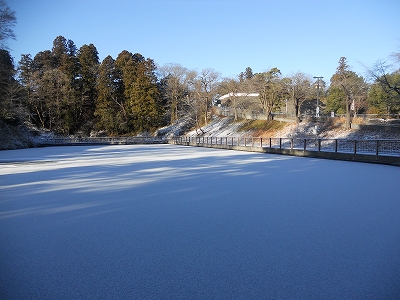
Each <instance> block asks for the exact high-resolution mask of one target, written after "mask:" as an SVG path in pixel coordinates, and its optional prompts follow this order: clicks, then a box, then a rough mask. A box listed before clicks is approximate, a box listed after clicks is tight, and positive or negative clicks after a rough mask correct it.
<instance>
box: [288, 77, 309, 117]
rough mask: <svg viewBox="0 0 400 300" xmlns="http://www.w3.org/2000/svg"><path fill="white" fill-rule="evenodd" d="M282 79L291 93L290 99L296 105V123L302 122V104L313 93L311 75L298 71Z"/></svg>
mask: <svg viewBox="0 0 400 300" xmlns="http://www.w3.org/2000/svg"><path fill="white" fill-rule="evenodd" d="M282 81H283V84H284V85H285V86H286V89H287V91H288V94H289V95H290V96H289V99H290V102H291V103H292V105H293V107H294V114H295V119H296V123H300V109H301V105H302V104H303V102H304V101H305V100H307V99H309V98H310V95H311V93H312V89H311V82H312V79H311V76H308V75H306V74H304V73H301V72H298V73H296V74H294V75H292V76H290V77H289V78H284V79H283V80H282Z"/></svg>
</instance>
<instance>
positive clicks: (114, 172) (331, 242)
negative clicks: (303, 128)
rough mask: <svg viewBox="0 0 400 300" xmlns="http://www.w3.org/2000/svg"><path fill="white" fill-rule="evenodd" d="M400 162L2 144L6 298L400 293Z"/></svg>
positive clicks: (1, 286)
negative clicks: (399, 164)
mask: <svg viewBox="0 0 400 300" xmlns="http://www.w3.org/2000/svg"><path fill="white" fill-rule="evenodd" d="M399 175H400V169H399V168H398V167H393V166H385V165H372V164H363V163H351V162H342V161H330V160H322V159H310V158H299V157H291V156H278V155H269V154H259V153H247V152H238V151H228V150H219V149H207V148H195V147H184V146H174V145H135V146H80V147H51V148H37V149H22V150H9V151H1V152H0V203H1V204H0V298H1V299H400V198H399V183H400V180H399V178H400V177H399Z"/></svg>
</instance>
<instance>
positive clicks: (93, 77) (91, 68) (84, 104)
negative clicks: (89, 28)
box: [77, 44, 99, 124]
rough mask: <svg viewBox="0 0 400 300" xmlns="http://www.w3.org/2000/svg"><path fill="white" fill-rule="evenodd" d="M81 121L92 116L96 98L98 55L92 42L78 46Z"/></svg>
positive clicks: (91, 118)
mask: <svg viewBox="0 0 400 300" xmlns="http://www.w3.org/2000/svg"><path fill="white" fill-rule="evenodd" d="M77 57H78V59H79V64H80V72H79V73H80V74H79V75H80V81H79V87H80V95H81V103H80V104H81V109H82V114H81V117H82V119H81V122H82V123H83V122H89V123H88V124H90V122H91V121H92V120H93V118H94V111H95V100H96V98H97V91H96V81H97V77H98V67H99V57H98V52H97V49H96V47H95V46H94V45H93V44H90V45H83V46H82V47H81V48H79V52H78V56H77Z"/></svg>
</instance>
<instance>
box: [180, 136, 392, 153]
mask: <svg viewBox="0 0 400 300" xmlns="http://www.w3.org/2000/svg"><path fill="white" fill-rule="evenodd" d="M174 142H175V143H177V144H195V145H226V146H240V147H260V148H271V149H291V150H303V151H306V150H308V151H317V152H333V153H351V154H363V155H375V156H385V155H386V156H400V140H348V139H315V138H311V139H295V138H254V137H252V138H244V137H176V138H175V139H174Z"/></svg>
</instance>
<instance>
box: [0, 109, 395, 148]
mask: <svg viewBox="0 0 400 300" xmlns="http://www.w3.org/2000/svg"><path fill="white" fill-rule="evenodd" d="M342 123H343V121H341V120H340V119H339V120H338V121H337V122H331V121H328V122H315V121H313V120H309V121H304V122H301V123H300V124H298V125H296V124H295V123H291V122H280V121H272V122H266V121H250V120H240V121H237V122H235V121H234V120H233V117H217V116H214V117H213V119H212V121H211V122H210V123H209V124H208V125H206V126H203V127H202V128H201V130H200V129H198V130H197V131H196V130H191V129H190V126H189V125H188V123H187V122H186V121H185V120H181V121H180V122H177V123H175V124H174V125H171V126H167V127H163V128H160V129H158V130H157V131H156V135H157V136H164V137H167V138H171V137H174V136H179V135H186V136H205V137H207V136H213V137H265V138H269V137H272V138H278V137H282V138H284V137H289V138H313V137H315V138H332V139H346V138H347V139H398V140H400V127H397V128H395V129H392V130H390V131H389V130H388V129H390V127H389V126H380V127H379V126H378V127H379V128H380V129H379V130H378V129H374V130H372V129H359V130H356V129H350V130H346V129H344V128H343V127H342ZM52 135H54V134H53V133H52V132H50V131H43V130H38V129H37V128H35V127H33V126H28V125H19V126H12V125H8V124H6V123H4V122H0V150H9V149H19V148H29V147H35V146H37V145H38V142H39V141H40V140H41V139H43V138H46V137H48V136H52Z"/></svg>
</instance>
